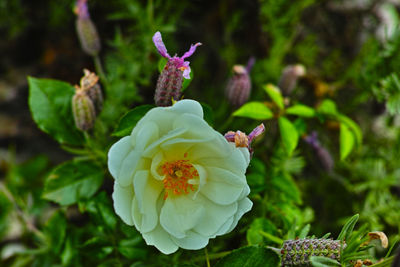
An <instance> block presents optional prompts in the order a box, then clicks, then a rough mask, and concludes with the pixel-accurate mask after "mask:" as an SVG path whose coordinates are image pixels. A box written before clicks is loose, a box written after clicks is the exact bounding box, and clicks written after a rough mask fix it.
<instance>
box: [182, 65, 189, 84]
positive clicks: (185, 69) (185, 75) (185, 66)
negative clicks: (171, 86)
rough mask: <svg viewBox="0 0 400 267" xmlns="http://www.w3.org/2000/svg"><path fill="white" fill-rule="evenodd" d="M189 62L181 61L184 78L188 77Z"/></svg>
mask: <svg viewBox="0 0 400 267" xmlns="http://www.w3.org/2000/svg"><path fill="white" fill-rule="evenodd" d="M189 64H190V62H189V61H185V62H183V66H182V67H181V68H182V69H183V78H185V79H188V80H189V79H190V67H189Z"/></svg>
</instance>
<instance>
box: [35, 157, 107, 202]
mask: <svg viewBox="0 0 400 267" xmlns="http://www.w3.org/2000/svg"><path fill="white" fill-rule="evenodd" d="M103 176H104V173H103V170H102V168H100V167H99V166H97V165H96V164H94V163H92V162H90V161H67V162H65V163H63V164H61V165H59V166H57V167H56V168H55V169H54V170H53V171H52V172H51V173H50V175H49V176H48V177H47V179H46V183H45V188H44V191H43V195H42V196H43V198H45V199H47V200H51V201H54V202H57V203H58V204H60V205H71V204H74V203H76V202H77V201H78V200H82V199H88V198H90V197H91V196H93V195H94V193H96V191H97V190H98V189H99V187H100V186H101V184H102V182H103Z"/></svg>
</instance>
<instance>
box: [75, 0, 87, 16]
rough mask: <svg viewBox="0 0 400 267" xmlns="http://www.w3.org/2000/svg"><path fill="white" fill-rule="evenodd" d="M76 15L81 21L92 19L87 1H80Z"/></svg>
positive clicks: (76, 8)
mask: <svg viewBox="0 0 400 267" xmlns="http://www.w3.org/2000/svg"><path fill="white" fill-rule="evenodd" d="M75 13H76V14H77V15H78V17H79V18H80V19H88V18H89V17H90V15H89V10H88V6H87V0H78V1H77V2H76V4H75Z"/></svg>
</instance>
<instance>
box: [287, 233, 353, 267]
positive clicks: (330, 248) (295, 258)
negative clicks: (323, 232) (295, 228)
mask: <svg viewBox="0 0 400 267" xmlns="http://www.w3.org/2000/svg"><path fill="white" fill-rule="evenodd" d="M340 242H341V241H340V240H332V239H297V240H286V241H285V242H284V243H283V246H282V249H281V255H282V266H304V265H310V257H311V256H324V257H328V258H331V259H333V260H337V261H340V249H341V246H342V245H341V243H340ZM345 247H346V244H344V245H343V249H344V248H345Z"/></svg>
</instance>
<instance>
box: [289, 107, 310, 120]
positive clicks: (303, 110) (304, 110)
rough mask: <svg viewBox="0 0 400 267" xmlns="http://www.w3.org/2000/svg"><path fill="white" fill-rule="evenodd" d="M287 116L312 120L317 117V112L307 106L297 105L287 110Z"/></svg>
mask: <svg viewBox="0 0 400 267" xmlns="http://www.w3.org/2000/svg"><path fill="white" fill-rule="evenodd" d="M286 114H290V115H297V116H301V117H306V118H311V117H314V116H315V110H314V109H313V108H310V107H308V106H306V105H302V104H297V105H293V106H291V107H289V108H287V109H286Z"/></svg>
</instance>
